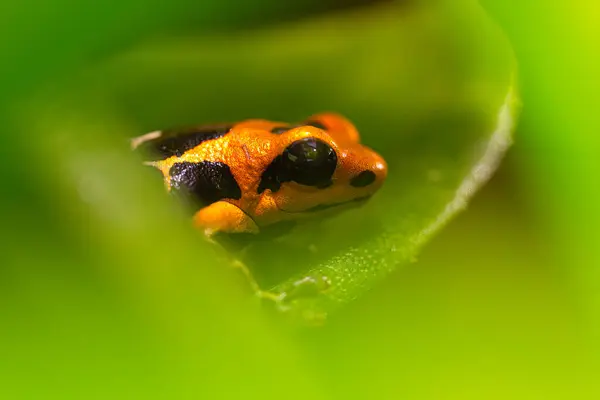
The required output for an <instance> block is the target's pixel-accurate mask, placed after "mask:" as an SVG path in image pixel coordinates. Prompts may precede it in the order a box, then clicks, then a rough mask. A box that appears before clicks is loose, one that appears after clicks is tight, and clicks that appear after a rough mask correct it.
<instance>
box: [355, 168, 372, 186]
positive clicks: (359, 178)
mask: <svg viewBox="0 0 600 400" xmlns="http://www.w3.org/2000/svg"><path fill="white" fill-rule="evenodd" d="M375 178H376V176H375V172H373V171H368V170H367V171H362V172H361V173H360V174H358V175H356V176H355V177H354V178H352V179H350V185H352V186H354V187H365V186H369V185H370V184H371V183H373V182H375Z"/></svg>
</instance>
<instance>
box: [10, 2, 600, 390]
mask: <svg viewBox="0 0 600 400" xmlns="http://www.w3.org/2000/svg"><path fill="white" fill-rule="evenodd" d="M317 3H318V4H317ZM352 3H358V2H352ZM382 3H383V4H361V5H360V6H356V5H355V4H350V3H347V4H344V3H343V2H334V1H328V2H310V1H304V2H286V3H283V2H272V1H269V0H261V1H254V2H233V1H214V2H213V1H204V2H187V1H175V2H170V3H167V2H160V1H156V0H150V1H144V2H141V1H132V0H129V1H120V2H111V1H108V2H104V3H103V4H98V5H91V4H86V5H83V4H79V3H78V2H72V1H66V0H63V1H60V0H54V1H45V2H43V1H24V2H21V3H19V4H18V5H17V4H16V3H15V4H10V5H9V4H7V5H3V6H2V9H3V12H2V15H3V17H4V23H3V24H2V28H0V33H1V34H0V49H1V50H2V54H3V56H4V57H3V62H2V63H1V65H0V72H1V76H2V77H3V79H2V91H1V92H0V113H1V114H0V118H1V120H2V122H3V127H4V133H3V134H2V135H0V144H1V146H0V148H1V149H2V150H1V151H0V154H1V155H2V159H1V160H2V168H1V169H0V171H1V172H0V176H1V178H2V183H3V191H2V194H3V195H2V210H3V213H2V224H1V227H2V230H1V232H2V237H1V238H2V258H1V260H2V268H1V270H0V271H1V272H0V274H1V275H0V286H1V290H0V318H1V319H0V343H1V344H0V376H1V377H2V378H0V379H1V381H0V383H1V385H0V396H1V397H2V398H10V399H12V398H36V399H38V398H44V399H45V398H61V399H62V398H77V399H79V398H85V399H87V398H102V399H104V398H125V399H130V398H205V397H208V398H223V397H227V398H229V397H231V398H240V397H247V398H279V397H285V398H300V397H302V398H307V397H308V396H310V397H311V398H372V397H376V398H407V399H469V398H473V399H481V398H485V399H488V398H502V399H506V398H523V399H535V398H539V399H548V398H559V399H562V398H569V399H572V398H595V397H596V396H597V395H598V394H600V393H598V387H597V386H598V385H597V383H596V382H595V381H597V379H595V376H596V375H597V367H598V365H597V360H598V359H597V356H598V333H599V332H600V318H599V311H600V295H599V294H598V293H600V292H599V290H598V289H599V288H598V285H599V283H600V276H599V272H598V268H599V267H600V254H599V252H598V246H597V233H596V230H597V226H599V224H598V223H599V222H600V221H599V220H600V212H599V211H598V210H597V204H599V203H600V202H599V200H600V193H599V192H598V185H597V184H596V182H597V180H598V178H597V177H598V172H599V171H600V168H599V165H598V163H599V161H598V159H599V158H598V157H597V155H598V154H599V151H600V146H599V139H598V132H599V131H600V127H599V126H598V122H599V121H598V117H597V112H596V111H595V109H594V108H593V106H594V105H597V104H598V93H599V90H598V89H599V88H598V77H597V73H598V70H599V69H598V50H597V43H598V39H600V38H599V33H598V26H600V21H599V11H600V7H599V6H597V5H595V4H594V3H593V2H587V1H574V2H573V1H572V2H569V3H566V2H564V3H563V2H559V1H557V2H553V3H552V4H550V5H548V4H547V3H546V2H544V3H542V2H537V1H530V2H527V3H525V4H522V3H524V2H517V1H493V0H487V1H483V2H482V4H479V3H477V2H474V1H466V0H465V1H398V2H382ZM542 5H543V6H542ZM486 11H487V12H488V13H489V14H486ZM498 25H499V26H500V27H501V28H502V29H503V31H504V32H505V33H506V37H505V36H504V35H503V34H502V32H501V31H500V29H499V26H498ZM507 38H508V40H510V45H509V42H508V41H507ZM513 51H514V54H513ZM517 76H518V79H516V78H515V77H517ZM516 80H518V87H519V89H518V90H519V95H520V98H521V106H519V103H517V102H516V100H515V99H514V98H510V99H508V100H507V97H506V96H507V94H508V93H513V94H514V93H516V91H515V90H514V89H515V85H514V83H515V81H516ZM511 87H512V91H511ZM503 104H504V105H505V106H506V107H508V109H509V110H510V111H511V112H512V114H513V115H515V114H516V111H517V110H520V111H521V112H520V114H521V115H520V118H519V119H520V121H519V125H518V130H517V132H516V133H515V146H514V147H513V148H512V149H511V150H510V151H509V153H508V156H507V157H506V159H505V161H504V163H503V164H502V166H501V167H500V170H499V171H498V173H497V174H496V176H495V177H494V178H493V179H492V181H491V182H490V183H489V184H488V185H487V186H485V187H484V188H483V189H482V191H481V192H480V193H478V194H477V195H476V196H475V198H474V200H473V201H472V204H471V205H470V206H469V209H468V210H467V211H466V212H464V213H462V214H461V215H460V216H459V217H458V218H456V219H455V220H453V221H452V222H451V223H450V224H449V225H448V226H447V227H446V228H445V229H443V230H442V231H441V232H440V233H439V235H437V236H436V237H435V238H433V240H432V241H431V243H429V244H427V245H426V246H425V247H424V248H423V249H422V251H421V246H422V245H423V244H424V243H425V242H427V241H429V239H430V238H431V236H432V233H435V232H430V231H431V229H429V228H430V227H431V226H432V224H434V225H435V221H438V218H439V217H440V215H442V216H444V215H445V214H444V209H446V207H447V206H448V204H452V203H451V202H452V200H453V199H454V198H455V193H456V191H457V190H458V188H459V187H460V185H461V184H462V183H464V181H465V179H468V177H469V176H470V174H471V173H473V172H475V173H477V172H478V171H479V173H480V174H481V173H483V172H481V171H482V169H481V168H477V166H478V165H477V163H478V160H479V159H480V158H481V157H482V155H483V154H486V151H487V150H489V149H490V148H491V147H493V144H494V142H493V141H490V135H491V134H492V133H494V132H498V131H499V130H502V129H500V128H502V127H504V128H506V126H505V125H506V121H505V119H503V118H501V117H500V116H499V110H500V109H501V107H502V106H503ZM324 109H333V110H336V111H339V112H342V113H344V114H346V115H348V116H349V117H350V118H351V119H352V120H353V121H355V122H356V124H357V126H358V127H359V129H360V130H361V132H362V135H363V139H364V141H365V142H366V143H368V144H369V145H370V146H372V147H373V148H375V149H377V150H378V151H380V152H381V154H382V155H383V156H384V157H385V158H386V160H387V161H388V163H389V165H390V175H389V179H388V182H387V183H386V185H385V186H384V188H383V189H382V190H381V192H380V193H378V195H377V196H376V197H375V198H374V199H373V200H372V201H370V202H369V204H367V205H366V206H365V207H364V208H361V209H360V210H354V211H350V212H348V213H344V214H341V215H338V216H335V217H333V218H331V219H328V220H327V221H325V222H323V223H321V224H311V223H309V224H307V225H306V226H304V227H302V228H301V229H299V230H298V231H297V232H294V233H293V234H292V235H290V237H287V238H284V239H281V240H276V241H263V242H259V243H256V244H254V245H253V247H252V248H251V250H250V252H249V256H248V257H249V259H248V263H249V264H250V265H251V267H252V268H253V269H254V270H255V271H256V274H257V277H259V278H260V280H261V282H262V283H264V284H265V285H267V286H272V285H278V286H277V287H278V288H284V289H285V288H286V287H288V286H289V282H290V279H292V280H293V279H294V277H295V276H305V275H306V274H321V273H323V271H327V275H328V276H330V277H331V278H332V279H333V282H334V287H333V288H332V290H331V291H330V292H329V293H327V294H323V295H319V296H317V297H316V298H309V299H303V300H302V301H299V302H297V303H294V312H293V313H291V314H292V316H294V317H297V316H298V315H300V316H304V317H306V316H309V317H310V316H311V315H315V314H319V313H323V312H327V313H329V314H330V315H329V318H328V322H327V324H326V325H325V326H322V327H318V328H307V327H304V326H302V324H298V318H292V319H291V321H290V318H286V317H287V315H280V314H272V313H268V314H265V313H263V312H262V309H261V308H260V307H258V304H257V303H256V302H255V301H254V300H253V299H251V298H250V296H249V294H248V293H247V289H246V287H245V286H244V282H243V281H242V280H241V279H240V277H239V276H238V275H237V274H236V273H235V271H231V270H230V269H228V268H227V267H226V266H227V257H228V256H227V254H226V253H225V252H223V251H222V250H221V249H219V248H216V247H214V246H209V245H207V244H205V243H204V242H202V240H201V239H200V238H199V236H198V235H197V234H196V233H194V232H193V231H192V230H191V229H190V228H189V227H188V225H187V223H186V220H185V219H184V217H183V216H182V215H181V213H179V211H178V210H176V209H174V208H173V207H172V206H171V205H170V204H169V203H168V202H166V201H165V199H164V196H163V194H162V192H161V190H162V186H161V185H160V184H157V181H156V176H155V175H153V174H151V173H148V172H147V171H146V170H145V169H140V168H139V167H138V162H139V160H137V159H135V157H133V156H132V155H131V154H129V153H128V152H127V140H126V139H127V138H128V137H130V136H134V135H137V134H139V133H141V132H146V131H148V130H152V129H157V128H163V127H166V126H171V125H181V124H187V123H198V122H209V121H214V120H239V119H243V118H249V117H264V118H273V119H282V120H290V121H294V120H300V119H302V118H304V117H305V116H306V115H308V114H311V113H314V112H318V111H322V110H324ZM509 125H510V124H509ZM494 161H495V160H494ZM493 164H494V163H493V162H492V163H491V164H486V165H483V166H482V165H479V167H489V168H492V167H493ZM461 208H462V207H459V210H460V209H461ZM446 216H448V217H451V216H454V212H451V213H450V214H448V215H446ZM446 216H444V217H443V218H442V219H443V221H441V222H443V224H445V223H446V222H447V221H446ZM357 227H360V228H357ZM315 241H316V242H317V243H318V246H317V247H318V249H317V250H318V251H317V252H315V253H313V252H310V251H308V250H307V249H308V246H309V245H310V244H314V242H315ZM286 285H288V286H286ZM300 319H302V318H300ZM309 319H310V318H309Z"/></svg>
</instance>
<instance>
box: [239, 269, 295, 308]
mask: <svg viewBox="0 0 600 400" xmlns="http://www.w3.org/2000/svg"><path fill="white" fill-rule="evenodd" d="M231 265H232V266H233V267H234V268H237V269H239V270H240V271H241V272H242V274H243V275H244V277H245V278H246V281H247V282H248V284H249V285H250V288H251V289H252V291H253V292H254V294H255V296H256V297H258V298H259V299H262V300H269V301H272V302H273V303H275V306H276V308H277V309H279V310H281V311H284V310H285V309H286V307H285V305H284V304H283V299H284V298H285V293H275V292H269V291H266V290H263V289H261V287H260V285H259V284H258V282H256V279H254V276H253V275H252V272H250V269H248V267H247V266H246V264H244V263H243V262H241V261H240V260H237V259H236V260H233V262H232V263H231Z"/></svg>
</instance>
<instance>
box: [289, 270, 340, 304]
mask: <svg viewBox="0 0 600 400" xmlns="http://www.w3.org/2000/svg"><path fill="white" fill-rule="evenodd" d="M330 287H331V280H330V279H329V278H328V277H326V276H323V275H319V276H305V277H303V278H301V279H298V280H297V281H295V282H294V283H293V284H292V286H291V288H290V289H289V290H287V291H285V292H283V293H282V294H281V295H282V299H281V300H282V301H283V302H285V303H290V302H291V301H294V300H297V299H300V298H310V297H315V296H317V295H319V294H321V293H323V292H325V291H327V290H328V289H329V288H330Z"/></svg>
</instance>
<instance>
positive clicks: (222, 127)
mask: <svg viewBox="0 0 600 400" xmlns="http://www.w3.org/2000/svg"><path fill="white" fill-rule="evenodd" d="M131 148H132V150H134V151H135V152H138V153H140V154H142V158H143V163H144V164H145V165H147V166H151V167H153V168H156V169H157V170H158V171H160V172H161V174H162V178H163V182H164V185H165V188H166V191H167V192H168V193H170V194H171V195H173V196H174V197H176V198H177V199H179V200H180V201H181V202H183V203H184V204H185V206H186V208H188V209H189V210H191V214H192V215H191V221H192V224H193V225H194V227H196V228H198V229H199V230H201V231H202V232H203V234H204V236H205V238H207V239H208V240H210V241H213V238H214V237H215V236H216V235H217V234H232V235H235V234H242V233H243V234H250V235H261V232H264V231H265V230H267V229H268V228H269V227H272V226H274V225H277V224H281V223H286V222H287V223H289V222H291V223H297V222H300V221H302V220H305V219H309V218H325V217H326V216H327V215H332V214H336V213H338V212H340V211H342V210H347V209H349V208H354V207H358V206H360V205H363V204H365V203H366V202H367V201H369V199H371V197H372V196H373V195H374V194H375V193H376V192H377V191H378V190H379V189H380V188H381V187H382V185H383V183H384V181H385V179H386V176H387V164H386V161H385V160H384V158H383V157H382V156H381V155H379V154H378V153H377V152H376V151H374V150H372V149H371V148H369V147H367V146H365V145H363V144H362V143H361V140H360V135H359V133H358V130H357V128H356V127H355V125H354V124H353V123H352V122H350V120H349V119H347V118H346V117H344V116H342V115H341V114H338V113H334V112H323V113H318V114H314V115H312V116H310V117H309V118H307V119H305V120H304V121H302V122H300V123H293V124H291V123H286V122H280V121H271V120H267V119H247V120H243V121H240V122H237V123H218V124H210V125H197V126H188V127H183V128H174V129H166V130H156V131H152V132H150V133H146V134H144V135H141V136H138V137H135V138H133V139H132V140H131ZM233 264H234V265H235V266H237V267H239V268H240V269H241V270H242V271H243V273H244V275H245V276H246V277H247V278H248V281H249V282H250V284H251V286H252V288H253V290H254V292H255V293H256V294H257V296H259V297H261V298H267V299H271V300H274V301H275V302H276V303H277V304H282V301H283V299H284V298H289V297H290V293H272V292H269V291H265V290H263V289H261V288H260V286H259V285H258V283H257V282H256V281H255V280H254V279H253V277H252V274H251V272H250V271H249V269H248V268H247V267H246V266H245V265H244V264H243V263H242V262H241V261H239V260H235V261H234V263H233ZM329 285H330V282H329V281H328V279H327V278H326V277H321V278H320V279H312V278H310V279H309V278H306V277H305V278H303V279H301V280H300V281H299V282H298V284H297V285H295V287H296V288H297V289H298V290H297V292H302V293H306V292H313V290H306V288H307V286H310V287H315V288H317V290H318V291H321V290H325V289H326V288H327V287H328V286H329Z"/></svg>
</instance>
